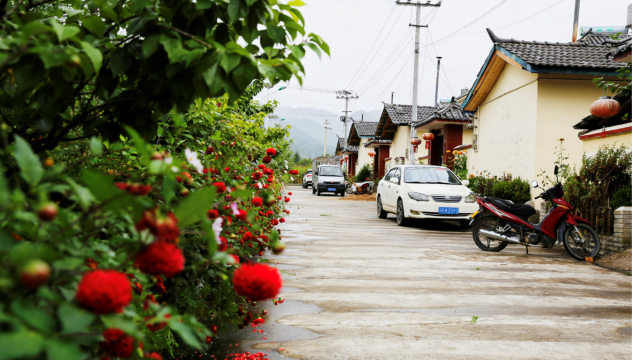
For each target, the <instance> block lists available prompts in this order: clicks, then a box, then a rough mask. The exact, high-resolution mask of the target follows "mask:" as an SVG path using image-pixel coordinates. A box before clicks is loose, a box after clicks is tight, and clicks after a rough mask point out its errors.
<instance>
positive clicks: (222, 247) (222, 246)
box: [217, 236, 228, 251]
mask: <svg viewBox="0 0 632 360" xmlns="http://www.w3.org/2000/svg"><path fill="white" fill-rule="evenodd" d="M219 240H220V241H221V242H222V243H221V244H219V248H217V250H219V251H226V249H228V240H226V238H225V237H223V236H220V237H219Z"/></svg>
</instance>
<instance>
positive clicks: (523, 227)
mask: <svg viewBox="0 0 632 360" xmlns="http://www.w3.org/2000/svg"><path fill="white" fill-rule="evenodd" d="M557 173H558V167H557V165H556V166H555V171H554V174H555V176H556V177H557ZM531 186H532V187H534V188H538V187H539V186H538V182H537V181H533V183H531ZM541 189H542V188H541ZM542 190H544V189H542ZM563 196H564V187H563V186H562V184H561V183H559V181H558V183H557V185H555V186H553V187H551V188H550V189H547V190H544V192H542V194H540V196H538V197H536V199H538V198H542V199H544V200H549V201H551V203H552V205H553V206H552V207H551V210H550V211H549V213H548V214H546V216H544V219H542V221H541V222H540V223H539V224H532V223H530V222H529V221H528V218H529V217H530V216H531V215H533V214H535V209H534V208H533V207H532V206H529V205H516V204H514V203H512V202H511V201H508V200H502V199H496V198H492V197H488V196H482V197H481V196H478V195H477V202H478V204H479V205H480V207H481V208H480V210H479V211H477V212H475V213H474V214H473V215H472V220H471V221H470V224H472V223H473V222H474V223H475V224H474V228H473V229H472V232H473V233H472V235H473V237H474V242H475V243H476V245H477V246H478V247H479V248H480V249H481V250H484V251H496V252H498V251H501V250H502V249H504V248H505V247H507V245H509V244H517V245H523V246H526V247H527V253H529V246H534V247H542V246H544V247H547V248H550V247H553V246H554V245H555V241H556V239H557V241H558V244H559V243H560V242H561V243H563V244H564V248H565V249H566V251H567V252H568V253H569V254H570V255H571V256H572V257H574V258H575V259H578V260H589V261H592V258H593V257H595V256H597V254H599V250H600V248H601V243H600V241H599V237H598V236H597V233H596V232H595V230H593V229H592V228H591V227H590V222H589V221H588V220H586V219H583V218H581V217H579V216H576V215H573V212H574V209H573V207H572V206H571V205H570V204H569V203H568V202H566V200H564V199H563ZM484 210H487V211H484ZM477 216H478V217H477ZM538 244H541V245H538Z"/></svg>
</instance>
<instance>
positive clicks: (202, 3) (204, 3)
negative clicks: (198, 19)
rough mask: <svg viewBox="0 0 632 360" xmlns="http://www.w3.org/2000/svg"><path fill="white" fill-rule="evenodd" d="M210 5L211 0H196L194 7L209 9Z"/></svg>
mask: <svg viewBox="0 0 632 360" xmlns="http://www.w3.org/2000/svg"><path fill="white" fill-rule="evenodd" d="M211 6H213V3H212V2H211V0H198V1H197V2H196V3H195V9H196V10H206V9H210V8H211Z"/></svg>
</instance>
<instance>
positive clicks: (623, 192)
mask: <svg viewBox="0 0 632 360" xmlns="http://www.w3.org/2000/svg"><path fill="white" fill-rule="evenodd" d="M621 206H632V185H631V184H628V185H625V186H623V187H621V188H619V189H618V190H617V191H615V192H614V193H613V194H612V199H611V200H610V208H611V209H614V210H616V209H618V208H620V207H621Z"/></svg>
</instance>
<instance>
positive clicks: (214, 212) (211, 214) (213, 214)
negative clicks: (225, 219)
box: [206, 209, 219, 220]
mask: <svg viewBox="0 0 632 360" xmlns="http://www.w3.org/2000/svg"><path fill="white" fill-rule="evenodd" d="M206 216H208V218H209V219H211V220H215V219H217V218H218V217H219V211H217V210H213V209H211V210H209V211H208V212H207V213H206Z"/></svg>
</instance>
